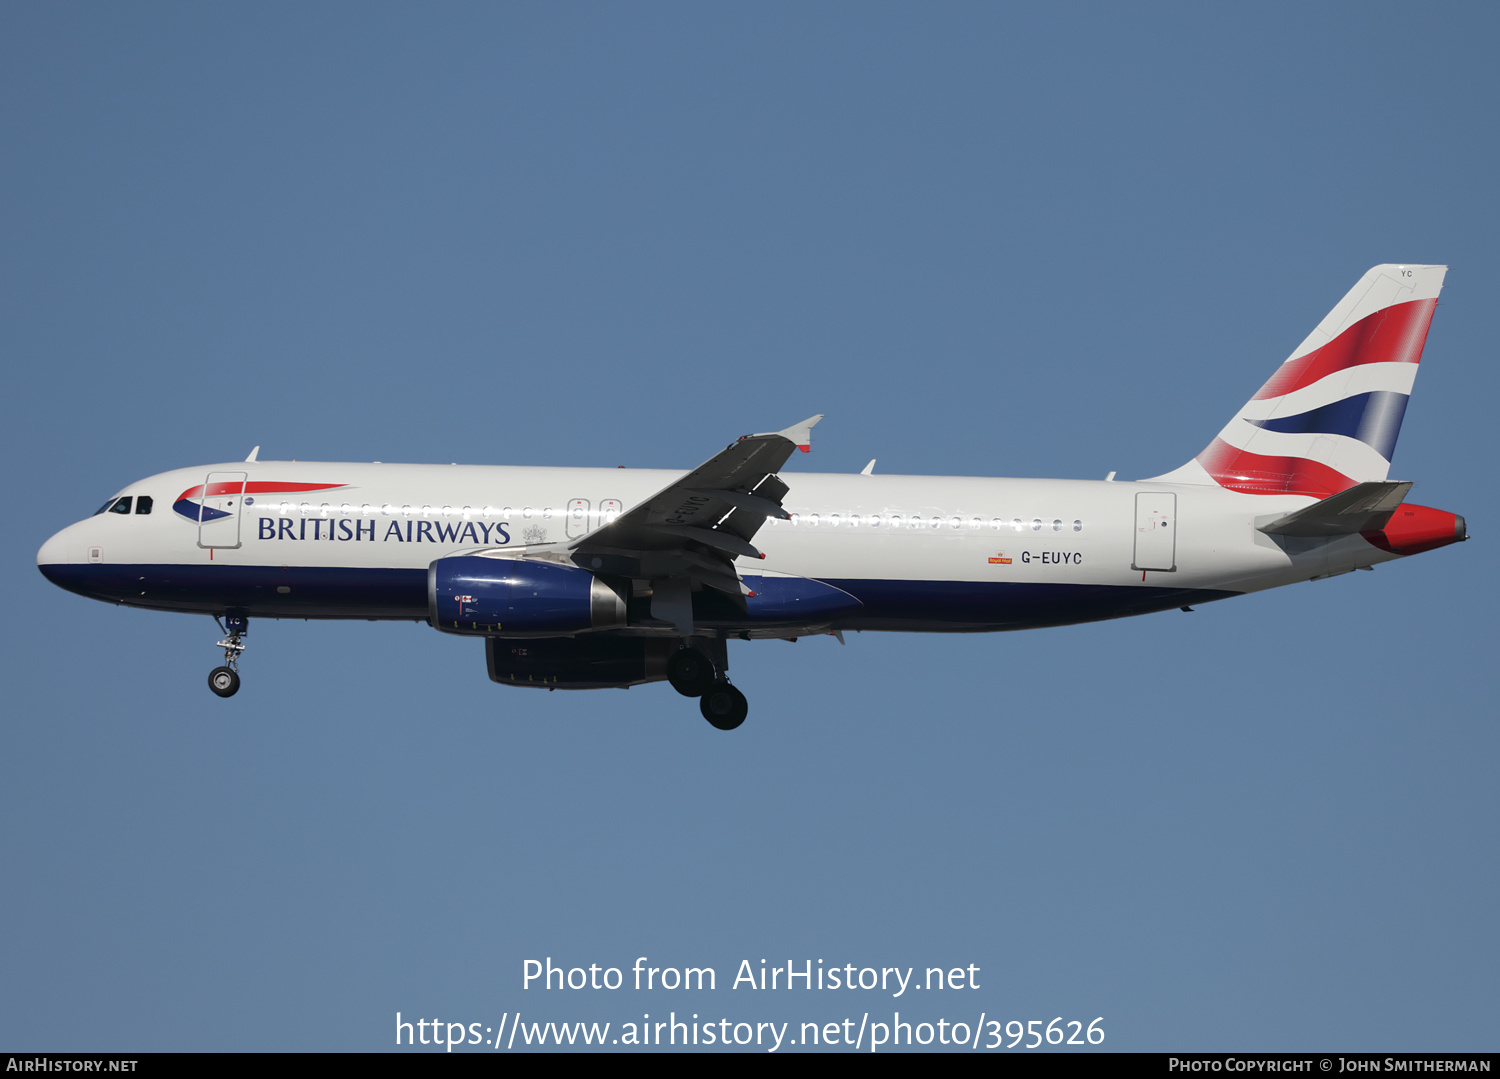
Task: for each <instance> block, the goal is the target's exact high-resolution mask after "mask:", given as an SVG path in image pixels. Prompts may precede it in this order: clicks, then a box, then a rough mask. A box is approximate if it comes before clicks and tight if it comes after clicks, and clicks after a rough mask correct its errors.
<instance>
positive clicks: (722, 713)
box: [667, 638, 750, 731]
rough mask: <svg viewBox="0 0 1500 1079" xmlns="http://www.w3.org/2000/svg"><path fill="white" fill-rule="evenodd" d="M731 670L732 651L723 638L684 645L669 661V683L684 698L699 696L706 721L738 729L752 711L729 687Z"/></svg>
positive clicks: (722, 729)
mask: <svg viewBox="0 0 1500 1079" xmlns="http://www.w3.org/2000/svg"><path fill="white" fill-rule="evenodd" d="M700 645H701V647H700ZM705 649H710V650H712V652H713V653H714V654H713V655H712V656H711V655H710V654H709V652H708V651H706V650H705ZM728 668H729V650H728V649H727V648H726V647H725V645H724V641H723V639H722V638H721V639H719V640H714V641H703V642H688V643H684V645H683V646H682V647H681V648H679V649H678V650H677V651H676V652H674V653H673V654H672V658H671V659H669V660H667V681H668V682H670V683H672V688H673V689H675V690H676V691H677V692H678V693H681V694H682V695H683V696H684V697H697V698H698V710H699V711H700V712H702V713H703V718H704V719H706V720H708V721H709V723H711V724H712V725H713V726H715V727H717V728H718V729H719V730H721V731H732V730H734V729H735V728H736V727H738V726H739V725H740V724H741V723H743V722H745V716H746V715H748V714H749V712H750V702H748V701H747V700H745V695H744V694H743V693H741V692H740V691H739V690H737V689H735V688H734V687H733V686H731V685H730V684H729V679H728V678H727V677H726V676H725V673H724V672H725V671H726V670H727V669H728Z"/></svg>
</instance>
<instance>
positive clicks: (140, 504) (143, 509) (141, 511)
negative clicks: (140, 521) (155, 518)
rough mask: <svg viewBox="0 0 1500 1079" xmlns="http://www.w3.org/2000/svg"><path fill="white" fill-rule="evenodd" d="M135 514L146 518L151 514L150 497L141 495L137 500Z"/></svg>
mask: <svg viewBox="0 0 1500 1079" xmlns="http://www.w3.org/2000/svg"><path fill="white" fill-rule="evenodd" d="M135 512H136V513H137V514H138V515H140V516H145V515H146V514H148V513H150V512H151V496H150V495H141V496H140V497H139V498H137V499H136V500H135Z"/></svg>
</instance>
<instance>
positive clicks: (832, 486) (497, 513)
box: [38, 461, 1397, 630]
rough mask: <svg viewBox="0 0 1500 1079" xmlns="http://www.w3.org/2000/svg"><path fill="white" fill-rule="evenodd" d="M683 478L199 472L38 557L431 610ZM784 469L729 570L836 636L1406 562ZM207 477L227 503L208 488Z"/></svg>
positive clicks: (224, 595) (389, 612)
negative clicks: (816, 607)
mask: <svg viewBox="0 0 1500 1079" xmlns="http://www.w3.org/2000/svg"><path fill="white" fill-rule="evenodd" d="M680 476H681V473H678V472H672V471H665V470H646V469H594V468H510V467H496V466H472V465H447V466H442V465H401V464H355V463H316V462H272V461H261V462H234V463H227V464H219V465H209V466H202V467H198V468H190V469H180V470H177V471H174V472H167V473H162V474H160V475H156V476H152V477H150V478H149V479H145V480H141V481H140V482H138V483H134V484H131V485H130V486H129V487H127V488H125V489H124V490H123V491H121V492H120V495H121V496H135V497H137V498H139V496H141V495H145V496H148V497H150V499H151V500H152V509H151V512H150V513H148V514H140V513H138V512H132V513H128V514H124V513H100V514H97V515H95V516H94V517H90V518H87V519H85V520H83V521H80V522H78V523H77V524H74V525H71V526H69V527H68V528H65V529H64V530H62V531H61V532H59V533H58V534H57V535H55V536H53V537H52V538H51V539H50V540H48V541H47V543H46V544H45V545H44V546H43V548H42V549H41V551H40V552H39V553H38V562H39V564H41V565H42V567H43V571H44V572H46V573H47V574H48V576H49V577H51V578H52V579H54V580H56V581H57V582H58V583H59V584H62V585H63V586H64V587H67V588H70V589H71V590H73V591H78V592H81V593H84V594H86V595H91V596H94V597H95V598H100V599H106V600H111V601H114V602H118V603H125V604H129V605H133V606H142V607H154V608H162V609H174V610H185V611H199V612H205V613H225V612H234V611H239V612H241V613H244V614H247V615H256V616H262V617H265V616H269V617H277V616H287V617H299V618H308V617H313V618H316V617H332V618H337V617H361V618H372V617H373V618H424V617H425V611H426V599H425V591H424V590H425V583H424V581H425V576H424V575H425V572H426V569H427V567H428V566H429V565H430V564H431V563H432V562H433V561H435V560H436V559H439V558H443V557H446V556H449V555H454V554H462V553H468V552H475V551H478V550H491V551H495V550H504V549H507V548H508V549H519V548H521V547H525V548H527V550H528V552H534V551H537V550H539V549H540V550H547V549H551V550H557V551H565V550H566V548H567V545H568V542H569V541H571V540H574V539H578V538H580V537H582V536H584V535H585V534H587V533H588V532H590V531H592V530H593V529H595V528H598V527H600V526H601V525H602V524H604V523H607V522H608V521H609V520H612V519H613V518H614V517H615V516H617V515H618V514H620V513H622V512H625V511H627V510H629V509H631V508H632V507H633V506H635V505H637V504H638V503H639V502H641V501H642V500H644V499H648V498H650V497H651V496H652V495H653V494H654V493H656V492H658V491H660V490H662V489H663V488H665V487H667V486H668V485H670V484H671V483H672V482H673V481H675V480H677V479H678V478H679V477H680ZM223 477H229V481H228V483H227V484H226V483H224V482H222V480H223ZM241 478H243V483H244V486H243V487H238V486H236V485H237V484H238V483H240V482H241ZM784 478H785V479H786V480H787V481H788V483H789V485H790V492H789V493H788V494H787V496H786V497H785V499H784V505H785V509H786V510H787V511H789V512H790V513H791V514H792V515H793V516H792V519H791V520H777V519H774V518H772V519H769V520H767V522H766V524H765V525H764V526H763V527H762V528H761V530H760V531H759V533H758V534H757V535H756V536H755V538H754V542H755V546H756V547H758V548H759V550H760V551H761V552H763V553H764V556H765V557H764V559H763V560H753V559H749V558H743V557H742V558H740V559H739V560H738V561H737V568H738V569H739V571H740V573H741V574H742V576H744V577H745V578H746V579H747V580H749V579H750V578H752V577H754V576H757V575H774V576H780V575H791V576H797V577H806V578H811V579H814V580H818V581H824V582H827V583H830V584H833V585H835V586H836V587H838V588H841V589H843V590H844V591H847V592H849V593H850V594H851V595H854V596H856V597H857V598H859V599H861V601H862V602H863V603H864V609H863V610H862V611H860V612H857V613H855V614H853V615H850V616H847V617H844V618H841V619H839V620H838V625H839V626H842V627H848V628H869V629H893V630H894V629H911V630H945V629H946V630H982V629H1010V628H1024V627H1026V626H1036V625H1055V624H1062V623H1067V622H1078V621H1090V620H1094V619H1099V618H1109V617H1115V616H1118V615H1124V614H1135V613H1144V612H1145V611H1148V610H1161V609H1166V608H1170V607H1174V606H1181V605H1183V604H1185V603H1188V602H1197V601H1203V600H1207V599H1214V598H1221V597H1223V596H1225V595H1231V594H1236V593H1243V592H1250V591H1256V590H1259V589H1264V588H1271V587H1275V586H1277V585H1282V584H1288V583H1291V582H1294V581H1299V580H1307V579H1310V578H1313V577H1320V576H1327V575H1330V574H1334V573H1340V572H1346V571H1348V570H1352V569H1355V568H1358V567H1360V566H1368V565H1372V564H1374V563H1378V562H1383V561H1387V560H1389V559H1391V558H1394V557H1397V556H1396V555H1394V554H1391V553H1388V552H1386V551H1384V550H1381V549H1379V548H1377V547H1376V546H1374V545H1372V544H1371V543H1368V542H1366V541H1365V540H1364V539H1363V538H1362V537H1361V536H1359V535H1353V536H1346V537H1340V538H1337V539H1334V540H1331V541H1330V540H1318V541H1298V540H1289V539H1275V538H1272V537H1270V536H1267V535H1264V534H1262V533H1261V532H1259V531H1257V528H1256V525H1257V522H1260V523H1264V522H1265V521H1267V520H1269V519H1271V518H1272V517H1274V516H1276V515H1279V514H1283V513H1287V512H1290V511H1292V510H1295V509H1298V508H1301V507H1303V506H1307V505H1309V504H1311V503H1312V502H1313V501H1315V500H1314V499H1312V498H1310V497H1308V496H1305V495H1287V496H1275V495H1270V496H1268V495H1265V494H1255V495H1250V494H1240V493H1236V492H1233V491H1229V490H1225V489H1223V488H1220V487H1210V486H1203V485H1187V484H1182V485H1179V484H1171V483H1163V482H1160V481H1146V482H1138V483H1132V482H1109V481H1082V480H1032V479H985V478H970V477H955V476H883V475H832V474H816V473H814V474H797V473H790V474H787V475H786V476H785V477H784ZM215 483H217V484H218V485H219V486H220V487H225V486H227V487H229V488H231V490H230V491H229V493H228V494H217V495H216V494H215V493H214V492H215V486H214V484H215ZM309 487H313V488H323V489H306V488H309ZM278 488H282V489H281V490H278ZM292 488H302V489H292ZM205 492H207V493H205ZM184 495H190V496H191V497H188V498H186V499H184V497H183V496H184ZM174 503H175V504H176V506H177V508H176V509H174ZM200 504H201V505H202V506H204V507H207V510H208V511H212V512H213V513H216V514H217V516H216V517H215V519H214V520H212V521H208V520H203V519H201V518H202V517H204V516H206V513H200V511H199V509H198V506H199V505H200Z"/></svg>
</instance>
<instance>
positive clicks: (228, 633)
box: [208, 614, 250, 697]
mask: <svg viewBox="0 0 1500 1079" xmlns="http://www.w3.org/2000/svg"><path fill="white" fill-rule="evenodd" d="M214 621H215V622H219V616H218V615H214ZM219 629H220V630H221V631H222V632H223V634H224V639H223V640H222V641H220V642H219V644H218V647H219V648H222V649H224V666H222V667H215V668H214V669H213V670H211V671H209V672H208V688H209V689H211V690H213V691H214V692H215V693H217V694H218V695H219V696H220V697H233V696H234V695H235V693H237V692H239V688H240V672H239V666H240V653H241V652H243V651H244V650H245V642H244V636H245V634H246V633H248V632H249V631H250V626H249V619H247V618H246V617H245V616H244V615H238V614H230V615H225V616H224V620H223V621H222V622H219Z"/></svg>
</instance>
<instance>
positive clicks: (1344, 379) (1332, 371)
mask: <svg viewBox="0 0 1500 1079" xmlns="http://www.w3.org/2000/svg"><path fill="white" fill-rule="evenodd" d="M1447 272H1448V267H1446V266H1408V265H1385V266H1376V267H1375V268H1374V269H1372V270H1370V271H1369V272H1368V273H1366V274H1365V275H1364V276H1363V277H1361V278H1360V279H1359V283H1358V284H1357V285H1355V286H1354V287H1353V288H1352V289H1350V290H1349V293H1348V295H1346V296H1345V297H1344V298H1343V299H1342V300H1340V301H1339V302H1338V305H1337V306H1335V307H1334V309H1333V310H1332V311H1330V312H1329V313H1328V315H1327V317H1326V318H1324V319H1323V321H1322V322H1320V323H1318V328H1317V329H1315V330H1313V332H1312V333H1311V334H1309V335H1308V337H1307V340H1305V341H1303V342H1302V344H1300V345H1299V346H1297V349H1296V351H1295V352H1293V353H1292V354H1291V356H1290V357H1288V359H1287V360H1286V362H1285V363H1283V364H1282V365H1281V366H1280V367H1279V368H1277V370H1276V373H1275V374H1274V375H1272V376H1271V378H1270V380H1269V381H1268V382H1267V383H1266V384H1265V385H1264V386H1262V387H1261V388H1260V390H1259V391H1258V392H1257V393H1256V394H1255V396H1254V397H1252V398H1250V400H1249V401H1247V402H1246V403H1245V407H1244V408H1242V409H1240V410H1239V412H1238V413H1236V414H1235V417H1234V419H1232V420H1230V421H1229V424H1228V426H1226V427H1225V428H1224V430H1222V431H1220V432H1219V435H1218V437H1217V438H1215V439H1214V440H1213V441H1212V442H1211V443H1209V445H1208V447H1207V448H1206V449H1205V450H1204V451H1203V452H1202V453H1200V454H1199V455H1198V456H1197V457H1195V458H1194V459H1193V460H1191V461H1189V462H1188V463H1187V464H1185V465H1183V466H1182V467H1181V468H1179V469H1177V470H1176V471H1173V472H1168V473H1167V474H1166V475H1164V476H1157V477H1156V479H1158V480H1161V481H1165V482H1168V483H1201V484H1212V483H1217V484H1218V485H1219V486H1221V487H1227V488H1229V489H1230V490H1233V491H1243V492H1246V493H1248V494H1299V495H1313V496H1315V497H1317V498H1326V497H1328V496H1329V495H1331V494H1336V493H1337V492H1339V491H1343V490H1346V489H1348V488H1350V487H1353V486H1354V485H1355V484H1357V483H1367V482H1370V481H1372V480H1384V479H1385V478H1386V475H1387V474H1388V473H1389V471H1390V467H1391V454H1392V452H1393V451H1394V449H1395V446H1396V436H1397V435H1398V434H1399V433H1400V432H1401V418H1402V416H1403V415H1405V413H1406V402H1407V399H1408V398H1409V396H1410V395H1411V388H1412V383H1413V382H1414V381H1415V380H1416V377H1417V364H1418V362H1420V360H1421V359H1422V346H1423V344H1425V343H1426V341H1427V327H1428V325H1429V324H1430V323H1431V322H1432V312H1433V308H1435V307H1436V306H1437V297H1438V293H1439V292H1440V291H1441V290H1442V287H1443V275H1444V274H1446V273H1447Z"/></svg>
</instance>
